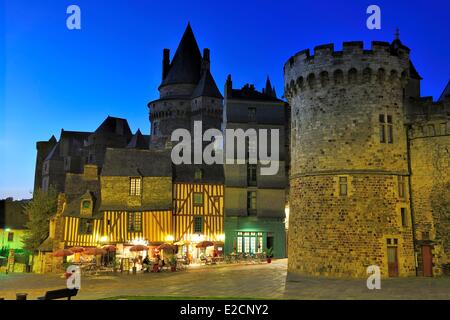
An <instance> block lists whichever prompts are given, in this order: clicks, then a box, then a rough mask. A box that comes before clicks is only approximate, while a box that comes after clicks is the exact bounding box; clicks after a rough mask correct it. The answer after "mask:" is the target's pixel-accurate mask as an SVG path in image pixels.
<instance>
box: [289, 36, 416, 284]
mask: <svg viewBox="0 0 450 320" xmlns="http://www.w3.org/2000/svg"><path fill="white" fill-rule="evenodd" d="M408 73H409V49H407V48H406V47H400V48H398V50H397V51H396V53H395V55H393V54H392V51H391V47H390V45H389V44H387V43H379V42H375V43H373V44H372V50H363V45H362V43H360V42H352V43H344V46H343V51H342V52H335V51H334V48H333V46H332V45H325V46H320V47H316V48H315V54H314V56H311V55H310V54H309V51H308V50H306V51H302V52H300V53H298V54H297V55H295V56H294V57H292V58H291V59H290V60H289V61H288V62H287V63H286V65H285V83H286V96H287V98H288V100H289V103H290V105H291V107H292V123H291V124H292V130H291V190H290V193H291V194H290V212H291V213H290V221H289V223H290V225H289V259H290V261H289V272H293V273H307V274H314V275H319V274H320V275H328V276H352V277H355V276H357V277H363V276H366V267H367V266H369V265H378V266H379V267H380V268H381V272H382V275H383V276H387V274H388V266H387V243H388V241H390V243H391V244H393V243H396V245H395V246H396V247H397V252H398V273H399V275H400V276H409V275H413V274H415V263H414V250H413V239H412V229H411V222H409V224H408V225H407V226H403V225H402V221H401V214H400V208H402V207H403V208H405V210H406V211H407V212H408V213H409V212H410V206H409V201H408V199H405V198H403V197H400V196H399V194H398V192H397V190H398V180H399V177H405V178H406V179H407V176H408V161H407V160H408V159H407V140H406V131H405V128H404V125H403V123H404V108H403V88H404V86H405V84H406V82H407V78H408ZM380 115H383V117H384V121H385V123H384V125H385V126H386V131H385V139H386V142H385V143H381V142H380V126H381V124H380ZM388 116H389V117H390V118H391V119H392V121H391V125H392V133H393V134H392V136H393V141H392V143H389V142H388V141H387V140H388V137H387V117H388ZM340 178H346V181H347V190H348V191H347V195H340V193H339V181H340ZM408 217H410V215H409V214H408ZM408 219H410V218H408Z"/></svg>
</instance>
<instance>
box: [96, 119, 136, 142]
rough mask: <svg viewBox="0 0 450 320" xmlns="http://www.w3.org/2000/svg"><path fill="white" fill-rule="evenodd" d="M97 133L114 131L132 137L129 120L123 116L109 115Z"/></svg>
mask: <svg viewBox="0 0 450 320" xmlns="http://www.w3.org/2000/svg"><path fill="white" fill-rule="evenodd" d="M95 133H113V134H118V135H122V136H125V137H128V138H131V136H132V135H133V134H132V133H131V129H130V126H129V125H128V121H127V120H126V119H122V118H116V117H111V116H108V117H107V118H106V119H105V121H103V123H102V124H101V125H100V127H98V128H97V130H95Z"/></svg>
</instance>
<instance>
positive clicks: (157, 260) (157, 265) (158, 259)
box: [152, 254, 161, 272]
mask: <svg viewBox="0 0 450 320" xmlns="http://www.w3.org/2000/svg"><path fill="white" fill-rule="evenodd" d="M160 261H161V257H160V255H159V254H157V255H156V256H155V263H154V264H153V269H152V272H159V271H160V267H159V264H160Z"/></svg>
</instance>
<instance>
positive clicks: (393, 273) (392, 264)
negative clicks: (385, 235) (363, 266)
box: [388, 247, 398, 277]
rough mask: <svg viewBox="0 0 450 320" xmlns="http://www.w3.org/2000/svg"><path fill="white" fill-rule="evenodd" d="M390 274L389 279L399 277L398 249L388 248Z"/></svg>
mask: <svg viewBox="0 0 450 320" xmlns="http://www.w3.org/2000/svg"><path fill="white" fill-rule="evenodd" d="M388 273H389V277H398V257H397V247H388Z"/></svg>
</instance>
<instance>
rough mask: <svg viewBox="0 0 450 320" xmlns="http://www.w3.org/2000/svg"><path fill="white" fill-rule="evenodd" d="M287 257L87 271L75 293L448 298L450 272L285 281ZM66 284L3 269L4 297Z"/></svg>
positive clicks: (97, 295) (0, 289) (58, 278)
mask: <svg viewBox="0 0 450 320" xmlns="http://www.w3.org/2000/svg"><path fill="white" fill-rule="evenodd" d="M286 262H287V260H278V261H274V263H272V264H261V265H221V266H206V267H205V266H204V267H197V268H192V269H190V270H189V271H186V272H177V273H171V272H165V273H158V274H154V273H149V274H137V275H125V274H124V275H117V276H99V277H83V278H82V282H81V290H80V292H79V295H78V296H77V297H76V299H101V298H109V297H118V296H182V297H208V296H210V297H249V298H264V299H450V278H398V279H387V280H382V283H381V286H382V288H381V290H375V291H371V290H368V289H367V287H366V281H365V280H346V279H326V278H308V277H300V278H298V279H296V281H295V282H286ZM64 287H65V279H64V278H62V277H61V276H60V275H36V274H9V275H5V274H1V275H0V297H4V298H6V299H15V294H16V293H18V292H25V293H28V294H29V299H36V298H37V297H38V296H42V295H43V294H44V293H45V291H47V290H54V289H61V288H64Z"/></svg>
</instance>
